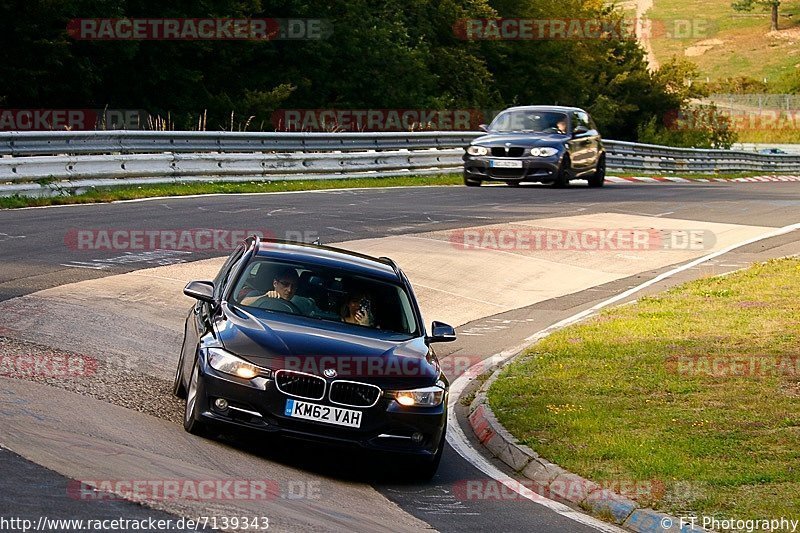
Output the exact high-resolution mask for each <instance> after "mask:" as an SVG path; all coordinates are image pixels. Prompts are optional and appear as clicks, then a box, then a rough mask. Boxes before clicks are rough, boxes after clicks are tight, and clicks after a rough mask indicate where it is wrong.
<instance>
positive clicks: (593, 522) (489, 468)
mask: <svg viewBox="0 0 800 533" xmlns="http://www.w3.org/2000/svg"><path fill="white" fill-rule="evenodd" d="M798 229H800V223H797V224H791V225H789V226H784V227H782V228H777V229H775V230H773V231H770V232H767V233H764V234H762V235H759V236H758V237H753V238H752V239H748V240H746V241H742V242H739V243H736V244H732V245H730V246H727V247H725V248H723V249H721V250H718V251H716V252H713V253H710V254H708V255H705V256H703V257H700V258H698V259H695V260H694V261H690V262H688V263H686V264H684V265H681V266H679V267H676V268H673V269H672V270H669V271H667V272H664V273H662V274H659V275H658V276H656V277H654V278H653V279H650V280H648V281H645V282H644V283H642V284H640V285H637V286H635V287H632V288H630V289H628V290H626V291H624V292H622V293H620V294H618V295H616V296H613V297H611V298H609V299H607V300H605V301H602V302H600V303H598V304H596V305H594V306H592V307H591V308H589V309H586V310H584V311H581V312H580V313H577V314H575V315H573V316H571V317H567V318H565V319H563V320H560V321H559V322H556V323H555V324H553V325H551V326H548V327H546V328H544V329H543V330H541V331H538V332H537V333H534V334H533V335H531V336H530V337H527V338H526V339H525V342H523V343H522V344H520V345H518V346H514V347H513V348H509V349H507V350H504V351H502V352H500V353H498V354H495V355H493V356H491V357H490V358H487V359H486V360H484V361H481V362H480V363H477V364H475V365H473V366H472V367H470V368H469V369H468V370H467V371H466V372H464V373H463V374H462V375H461V377H459V378H458V379H456V380H455V381H454V382H453V383H452V384H451V385H450V399H449V403H448V414H447V425H448V428H447V442H448V443H450V446H452V447H453V449H454V450H455V451H456V452H458V454H459V455H460V456H461V457H463V458H464V459H465V460H466V461H467V462H469V463H470V464H471V465H473V466H474V467H475V468H477V469H478V470H480V471H481V472H483V473H484V474H486V475H487V476H489V477H491V478H493V479H494V480H496V481H498V482H500V483H502V484H503V485H505V486H506V487H508V488H509V489H511V490H513V491H514V492H516V493H517V494H519V495H520V496H522V497H524V498H526V499H528V500H531V501H532V502H535V503H539V504H541V505H543V506H545V507H547V508H549V509H551V510H553V511H555V512H556V513H558V514H560V515H562V516H565V517H566V518H569V519H571V520H575V521H576V522H580V523H582V524H585V525H587V526H590V527H593V528H595V529H597V530H599V531H609V532H611V531H613V532H622V531H623V530H622V529H620V528H618V527H616V526H613V525H611V524H607V523H605V522H602V521H600V520H597V519H595V518H592V517H591V516H588V515H585V514H583V513H579V512H578V511H575V510H574V509H572V508H570V507H568V506H566V505H563V504H561V503H558V502H555V501H553V500H550V499H547V498H545V497H544V496H541V495H539V494H536V493H535V492H533V491H531V490H529V489H527V488H526V487H523V486H520V485H521V484H520V483H518V482H516V481H515V480H514V479H513V478H511V477H509V476H507V475H505V474H504V473H503V472H502V471H501V470H500V469H498V468H497V467H495V466H494V465H492V464H491V463H489V462H488V461H487V460H486V458H485V457H483V455H482V454H481V453H480V452H478V451H477V450H475V448H473V447H472V445H471V444H470V443H469V440H468V439H467V437H466V435H464V432H463V431H462V429H461V426H460V425H459V424H458V420H456V414H455V404H456V402H458V401H459V399H460V397H461V394H462V393H463V392H464V389H465V388H466V386H467V385H468V384H469V382H470V381H472V380H473V379H475V376H478V375H480V374H481V373H482V372H481V371H479V370H478V369H485V368H486V367H487V362H491V363H492V364H493V363H499V364H505V363H508V362H510V360H511V358H512V357H513V356H514V355H516V354H517V353H519V352H521V351H522V350H524V349H525V348H526V347H528V346H529V345H530V344H532V343H533V342H535V341H538V340H540V339H543V338H544V337H546V336H548V335H550V334H551V333H553V332H554V331H556V330H559V329H561V328H564V327H566V326H568V325H570V324H573V323H575V322H578V321H580V320H583V319H584V318H586V317H588V316H590V315H592V314H594V313H596V312H597V311H599V310H600V309H602V308H604V307H608V306H609V305H612V304H614V303H616V302H618V301H620V300H624V299H625V298H627V297H628V296H631V295H632V294H635V293H637V292H639V291H641V290H642V289H645V288H647V287H650V286H651V285H654V284H656V283H658V282H660V281H663V280H665V279H667V278H669V277H672V276H674V275H676V274H679V273H681V272H684V271H686V270H689V269H691V268H693V267H695V266H697V265H700V264H702V263H704V262H706V261H709V260H711V259H714V258H716V257H719V256H721V255H723V254H726V253H728V252H730V251H732V250H735V249H737V248H741V247H742V246H747V245H748V244H752V243H754V242H758V241H761V240H764V239H769V238H771V237H777V236H778V235H784V234H786V233H790V232H792V231H796V230H798Z"/></svg>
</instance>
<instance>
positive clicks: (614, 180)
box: [606, 176, 628, 183]
mask: <svg viewBox="0 0 800 533" xmlns="http://www.w3.org/2000/svg"><path fill="white" fill-rule="evenodd" d="M606 181H610V182H611V183H628V180H626V179H625V178H618V177H616V176H606Z"/></svg>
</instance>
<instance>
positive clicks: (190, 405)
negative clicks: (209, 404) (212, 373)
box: [183, 361, 208, 437]
mask: <svg viewBox="0 0 800 533" xmlns="http://www.w3.org/2000/svg"><path fill="white" fill-rule="evenodd" d="M199 379H200V367H199V365H198V364H197V361H195V363H194V368H193V369H192V378H191V379H190V380H189V388H188V390H187V391H186V403H185V404H184V406H185V407H184V411H183V429H185V430H186V431H188V432H189V433H191V434H192V435H197V436H200V437H202V436H204V435H207V434H208V426H207V425H206V424H205V423H203V422H201V421H200V420H198V419H197V393H198V390H197V387H198V383H197V382H198V380H199Z"/></svg>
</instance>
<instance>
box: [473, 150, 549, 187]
mask: <svg viewBox="0 0 800 533" xmlns="http://www.w3.org/2000/svg"><path fill="white" fill-rule="evenodd" d="M492 160H495V161H521V162H522V168H498V167H492V166H491V161H492ZM558 168H559V156H558V155H555V156H552V157H518V158H510V157H505V158H498V157H491V156H467V157H465V158H464V177H465V178H466V179H469V180H473V181H530V182H551V181H554V180H555V178H556V175H557V174H558Z"/></svg>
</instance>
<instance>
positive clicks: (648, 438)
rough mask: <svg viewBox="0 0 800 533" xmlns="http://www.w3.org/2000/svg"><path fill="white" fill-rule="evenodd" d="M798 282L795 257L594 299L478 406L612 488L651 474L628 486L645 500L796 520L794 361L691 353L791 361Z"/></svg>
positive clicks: (799, 381) (798, 377)
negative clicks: (630, 295) (646, 488)
mask: <svg viewBox="0 0 800 533" xmlns="http://www.w3.org/2000/svg"><path fill="white" fill-rule="evenodd" d="M798 294H800V259H797V258H795V259H784V260H773V261H769V262H767V263H764V264H758V265H754V266H752V267H751V268H749V269H747V270H744V271H740V272H736V273H733V274H731V275H729V276H724V277H717V278H708V279H702V280H698V281H695V282H691V283H688V284H685V285H682V286H680V287H677V288H674V289H671V290H669V291H667V292H665V293H661V294H658V295H656V296H650V297H645V298H642V299H640V300H639V301H638V302H637V303H635V304H633V305H628V306H622V307H618V308H614V309H610V310H607V311H605V312H603V313H601V314H600V315H599V316H598V317H596V318H594V319H593V320H591V321H589V322H587V323H585V324H582V325H578V326H573V327H570V328H566V329H564V330H561V331H559V332H557V333H555V334H553V335H551V336H550V337H548V338H546V339H544V340H543V341H541V342H539V343H538V344H536V345H535V346H533V347H531V348H530V349H529V350H528V351H527V352H526V353H525V354H524V355H523V356H521V357H520V358H519V359H518V360H517V361H515V362H514V363H513V364H512V365H511V366H510V367H509V368H508V369H507V370H506V371H504V372H503V374H502V375H501V376H500V377H499V379H498V380H497V381H496V382H495V383H494V385H493V386H492V388H491V389H490V390H489V394H488V397H489V402H490V405H491V406H492V409H493V410H494V411H495V413H496V414H497V416H498V418H499V420H500V421H501V422H502V423H503V425H505V427H506V428H508V429H509V430H510V431H511V433H513V434H514V435H515V436H516V437H517V438H519V439H520V441H521V442H523V443H525V444H527V445H528V446H530V447H531V448H533V449H534V450H536V451H537V452H538V453H539V454H541V455H542V456H543V457H545V458H547V459H549V460H552V461H554V462H556V463H558V464H559V465H561V466H563V467H564V468H566V469H568V470H570V471H572V472H576V473H578V474H580V475H582V476H585V477H587V478H589V479H592V480H595V481H598V482H601V483H607V484H609V486H612V487H613V486H614V483H615V482H616V483H619V482H620V481H634V482H639V481H645V480H657V482H658V483H659V484H662V483H663V485H661V486H662V487H663V490H661V491H657V492H655V493H650V494H644V495H643V496H642V497H641V498H639V499H640V500H641V503H643V504H645V505H652V506H655V507H656V508H658V509H661V510H664V511H668V512H672V513H676V514H683V515H685V514H686V513H687V512H690V511H693V512H696V513H699V514H700V515H707V516H711V515H714V516H718V517H729V518H737V519H764V518H778V517H781V516H785V517H794V518H797V510H798V509H800V468H798V465H800V368H798V367H797V366H794V367H793V368H794V370H793V371H792V372H789V373H784V374H779V375H775V374H771V373H769V372H762V373H755V374H760V375H753V374H752V373H751V375H738V376H732V375H711V374H712V372H705V371H700V370H699V369H700V368H701V367H700V366H699V363H700V362H702V361H706V362H708V361H711V360H712V359H711V358H719V359H713V360H715V361H730V359H731V358H734V357H736V358H740V359H741V358H747V357H750V356H759V357H761V356H764V357H772V358H780V357H787V358H789V357H793V358H795V359H790V360H792V361H795V363H796V362H797V361H798V359H797V358H800V348H799V346H800V300H799V299H798V297H797V295H798ZM686 361H697V362H698V366H697V367H696V368H697V369H698V370H697V371H693V370H688V371H687V370H686V368H687V366H686ZM681 368H683V370H681ZM702 368H704V369H706V368H707V367H702ZM744 374H747V372H744Z"/></svg>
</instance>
